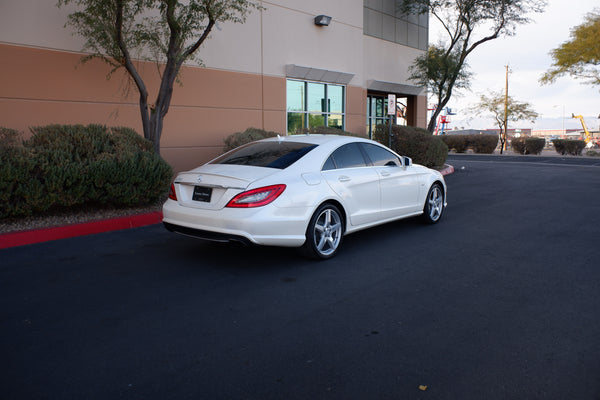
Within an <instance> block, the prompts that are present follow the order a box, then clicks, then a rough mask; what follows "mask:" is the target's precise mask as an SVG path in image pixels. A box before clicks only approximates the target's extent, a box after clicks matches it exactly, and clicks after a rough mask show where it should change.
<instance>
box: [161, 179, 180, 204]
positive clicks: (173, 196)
mask: <svg viewBox="0 0 600 400" xmlns="http://www.w3.org/2000/svg"><path fill="white" fill-rule="evenodd" d="M163 193H164V192H163ZM169 198H170V199H171V200H175V201H177V194H176V193H175V184H173V183H171V187H170V188H169Z"/></svg>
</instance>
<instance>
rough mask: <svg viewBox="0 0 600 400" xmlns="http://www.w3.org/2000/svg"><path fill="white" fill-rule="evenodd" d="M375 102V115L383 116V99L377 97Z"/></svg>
mask: <svg viewBox="0 0 600 400" xmlns="http://www.w3.org/2000/svg"><path fill="white" fill-rule="evenodd" d="M375 102H376V103H377V105H376V108H375V116H376V117H383V99H382V98H381V97H378V98H377V99H375Z"/></svg>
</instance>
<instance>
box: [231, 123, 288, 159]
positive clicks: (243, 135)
mask: <svg viewBox="0 0 600 400" xmlns="http://www.w3.org/2000/svg"><path fill="white" fill-rule="evenodd" d="M277 135H278V133H277V132H272V131H265V130H264V129H258V128H248V129H246V130H245V131H244V132H236V133H232V134H231V135H229V136H227V137H226V138H225V139H224V140H223V141H224V142H225V146H223V152H224V153H226V152H228V151H230V150H233V149H235V148H236V147H239V146H242V145H244V144H246V143H250V142H254V141H256V140H260V139H265V138H268V137H275V136H277Z"/></svg>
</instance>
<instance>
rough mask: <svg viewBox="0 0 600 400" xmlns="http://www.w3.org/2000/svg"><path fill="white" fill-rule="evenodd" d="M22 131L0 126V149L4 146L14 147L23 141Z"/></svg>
mask: <svg viewBox="0 0 600 400" xmlns="http://www.w3.org/2000/svg"><path fill="white" fill-rule="evenodd" d="M22 134H23V132H20V131H18V130H16V129H10V128H3V127H1V126H0V149H2V148H6V147H15V146H19V145H20V144H22V143H23V139H22V137H21V136H22Z"/></svg>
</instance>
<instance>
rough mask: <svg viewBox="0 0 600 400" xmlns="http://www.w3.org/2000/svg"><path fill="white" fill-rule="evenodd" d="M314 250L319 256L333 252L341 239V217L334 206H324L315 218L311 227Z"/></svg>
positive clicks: (325, 255)
mask: <svg viewBox="0 0 600 400" xmlns="http://www.w3.org/2000/svg"><path fill="white" fill-rule="evenodd" d="M313 238H314V239H313V240H314V244H315V250H316V251H317V252H318V253H319V255H320V256H321V257H327V256H330V255H332V254H333V253H335V251H336V250H337V248H338V246H339V244H340V241H341V239H342V219H341V217H340V214H339V213H338V211H337V210H336V209H334V208H329V207H327V208H325V209H324V210H322V211H321V213H320V214H319V216H318V217H317V219H316V220H315V224H314V229H313Z"/></svg>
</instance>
